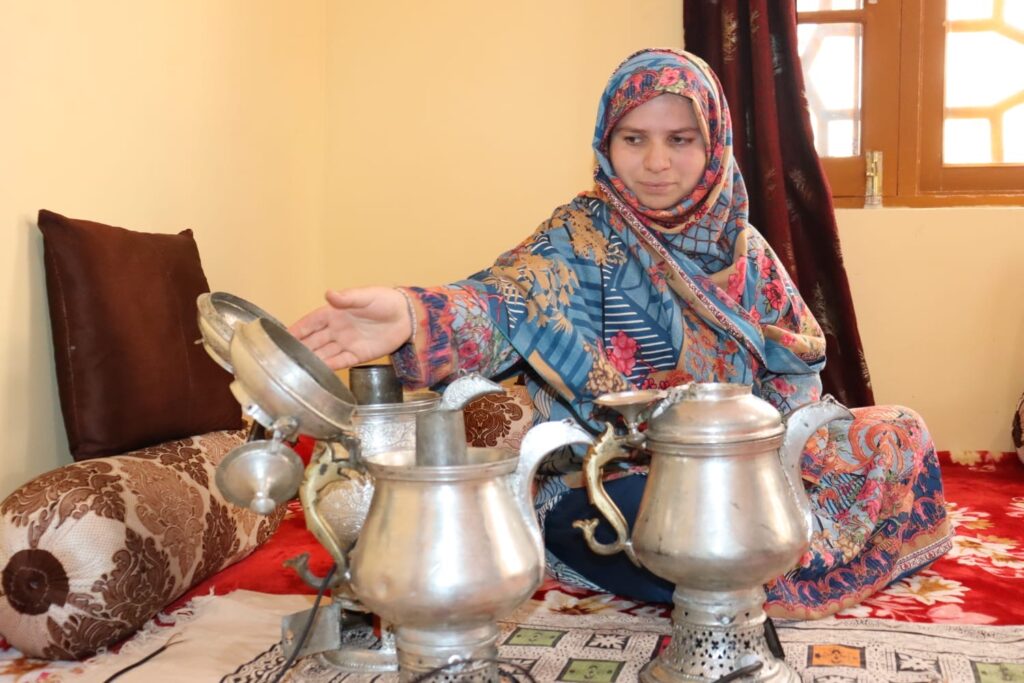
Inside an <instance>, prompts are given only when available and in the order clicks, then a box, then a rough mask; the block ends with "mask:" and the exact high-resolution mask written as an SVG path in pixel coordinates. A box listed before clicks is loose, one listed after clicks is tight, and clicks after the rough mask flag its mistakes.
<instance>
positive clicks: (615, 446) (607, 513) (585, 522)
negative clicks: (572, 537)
mask: <svg viewBox="0 0 1024 683" xmlns="http://www.w3.org/2000/svg"><path fill="white" fill-rule="evenodd" d="M622 444H623V439H622V438H621V437H616V436H615V432H614V430H613V429H612V426H611V425H610V424H609V425H608V426H607V427H606V428H605V430H604V434H602V435H601V436H600V437H598V439H597V441H595V442H594V445H593V446H591V447H590V449H589V450H588V451H587V455H586V457H585V458H584V459H583V476H584V479H585V480H586V484H587V497H588V498H589V499H590V504H591V505H593V506H594V507H596V508H597V509H598V511H600V513H601V514H602V515H604V518H605V519H606V520H608V523H609V524H611V525H612V529H614V530H615V536H616V538H615V541H613V542H612V543H602V542H600V541H598V540H597V539H596V538H595V537H594V532H595V530H596V529H597V525H598V524H599V523H600V520H598V519H596V518H592V519H578V520H576V521H575V522H573V523H572V525H573V526H574V527H576V528H577V529H579V530H580V531H582V532H583V537H584V538H585V539H586V541H587V546H588V547H589V548H590V550H591V551H592V552H594V553H597V554H598V555H614V554H615V553H617V552H624V553H626V556H627V557H629V559H630V560H631V561H632V562H633V564H635V565H636V566H638V567H640V566H642V565H641V564H640V560H639V559H638V558H637V556H636V551H635V550H633V541H632V539H631V538H630V537H629V525H628V524H626V518H625V516H623V514H622V511H621V510H619V508H618V506H617V505H616V504H615V502H614V501H613V500H612V498H611V496H609V495H608V492H607V491H605V489H604V482H603V480H602V477H601V470H602V468H604V466H605V465H606V464H608V462H609V461H611V460H614V459H615V458H621V457H625V456H626V452H625V450H623V448H622Z"/></svg>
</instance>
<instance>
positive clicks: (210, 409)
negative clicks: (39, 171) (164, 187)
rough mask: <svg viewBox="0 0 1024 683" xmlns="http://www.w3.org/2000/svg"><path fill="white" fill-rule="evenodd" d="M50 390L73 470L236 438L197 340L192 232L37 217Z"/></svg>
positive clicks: (201, 285) (199, 282)
mask: <svg viewBox="0 0 1024 683" xmlns="http://www.w3.org/2000/svg"><path fill="white" fill-rule="evenodd" d="M39 229H40V230H41V231H42V233H43V253H44V260H45V265H46V289H47V297H48V298H49V303H50V322H51V325H52V328H53V346H54V356H55V359H56V366H57V386H58V389H59V391H60V403H61V410H62V412H63V414H64V426H65V428H66V430H67V434H68V443H69V445H70V448H71V454H72V456H73V457H74V458H75V460H83V459H86V458H92V457H96V456H100V455H108V454H111V453H123V452H125V451H128V450H132V449H134V448H141V447H143V446H148V445H151V444H156V443H160V442H162V441H167V440H169V439H175V438H179V437H185V436H192V435H194V434H204V433H206V432H212V431H215V430H218V429H237V428H239V427H241V424H242V422H241V411H240V409H239V407H238V403H237V402H236V401H235V399H234V398H233V397H232V396H231V392H230V391H229V390H228V384H229V383H230V381H231V376H230V375H229V374H228V373H226V372H225V371H224V370H222V369H221V368H220V367H218V366H217V364H216V363H214V362H213V360H212V359H210V357H209V356H208V355H207V354H206V352H205V351H204V350H203V348H202V346H201V345H197V344H195V341H196V340H197V339H199V337H200V333H199V325H198V323H197V321H196V297H197V296H199V295H200V294H202V293H203V292H206V291H209V286H208V285H207V282H206V276H205V275H204V274H203V268H202V264H201V263H200V262H199V251H198V249H197V248H196V243H195V240H193V239H192V231H191V230H184V231H182V232H180V233H178V234H177V235H169V234H154V233H144V232H134V231H131V230H125V229H124V228H116V227H112V226H109V225H103V224H101V223H93V222H90V221H85V220H77V219H72V218H65V217H64V216H61V215H60V214H56V213H53V212H51V211H46V210H43V211H40V212H39Z"/></svg>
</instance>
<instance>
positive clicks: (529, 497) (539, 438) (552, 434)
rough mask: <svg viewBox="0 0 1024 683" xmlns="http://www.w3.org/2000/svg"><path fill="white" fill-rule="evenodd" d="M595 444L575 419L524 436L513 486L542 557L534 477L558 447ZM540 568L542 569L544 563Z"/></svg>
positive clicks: (543, 425)
mask: <svg viewBox="0 0 1024 683" xmlns="http://www.w3.org/2000/svg"><path fill="white" fill-rule="evenodd" d="M593 441H594V439H593V437H592V436H591V435H590V434H589V433H588V432H587V431H586V430H585V429H583V428H582V427H580V426H579V425H578V424H576V423H575V422H573V421H572V420H560V421H557V422H556V421H552V422H542V423H541V424H539V425H536V426H534V427H533V428H531V429H530V431H528V432H527V433H526V436H524V437H523V443H522V445H521V446H520V448H519V466H518V467H516V471H515V472H513V473H512V475H511V479H510V483H511V486H512V495H513V496H514V497H515V500H516V503H517V504H518V505H519V511H520V512H521V513H522V515H523V520H524V521H525V522H526V526H527V527H528V528H529V530H530V535H531V536H532V537H533V541H534V544H535V545H536V547H537V552H538V553H539V555H540V557H542V558H543V557H544V538H543V537H542V536H541V531H540V524H539V523H538V522H537V514H536V512H534V509H533V492H532V486H531V484H532V483H533V478H534V477H535V476H536V474H537V468H539V467H540V463H541V462H542V461H543V460H544V458H545V457H546V456H547V455H548V454H549V453H551V452H552V451H554V450H556V449H558V448H562V447H563V446H569V445H572V444H580V445H584V446H589V445H590V444H591V443H593ZM541 567H543V562H542V563H541Z"/></svg>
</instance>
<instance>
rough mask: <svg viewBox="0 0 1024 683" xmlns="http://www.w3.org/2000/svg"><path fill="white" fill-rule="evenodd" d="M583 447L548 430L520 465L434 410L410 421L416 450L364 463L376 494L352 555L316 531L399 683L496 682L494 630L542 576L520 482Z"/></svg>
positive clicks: (531, 438) (526, 444)
mask: <svg viewBox="0 0 1024 683" xmlns="http://www.w3.org/2000/svg"><path fill="white" fill-rule="evenodd" d="M590 442H591V439H590V437H589V435H588V434H587V433H586V432H585V431H583V430H582V429H580V428H579V427H578V426H576V425H575V424H572V423H570V422H547V423H543V424H540V425H537V426H535V427H533V428H532V429H531V430H530V431H529V432H527V434H526V436H525V437H524V438H523V443H522V446H521V449H520V452H519V454H518V456H517V455H516V454H515V453H513V452H510V451H508V450H504V449H498V448H472V447H468V446H467V445H466V437H465V425H464V421H463V414H462V411H461V410H460V409H452V410H444V409H439V410H436V411H431V412H424V413H421V414H420V415H418V416H417V425H416V448H415V449H405V450H395V451H388V452H384V453H379V454H376V455H373V456H364V459H363V462H364V464H365V467H366V469H367V471H368V472H369V473H370V475H371V476H372V477H373V480H374V486H375V489H374V494H373V499H372V501H371V503H370V510H369V513H368V515H367V517H366V521H365V523H364V524H363V528H362V531H361V533H360V535H359V539H358V541H357V542H356V544H355V548H354V549H353V550H352V551H351V553H346V552H345V551H344V550H342V549H341V548H340V547H338V545H337V544H336V543H334V542H332V540H331V535H332V531H331V530H330V529H329V528H326V527H325V528H323V529H319V530H314V533H317V536H318V538H321V537H322V541H321V542H322V543H324V545H325V547H327V548H328V550H329V551H330V552H331V554H332V556H333V557H334V559H335V561H336V562H337V564H338V567H339V569H340V575H341V576H342V577H343V580H344V582H345V584H346V587H347V589H349V590H350V591H351V594H352V596H353V597H354V599H357V600H358V601H359V602H360V603H362V604H364V605H366V607H367V608H369V609H371V610H372V611H373V612H374V613H376V614H379V615H381V617H382V618H383V619H385V620H387V621H388V622H390V623H392V624H393V625H394V628H395V639H396V646H397V649H398V660H399V671H400V678H401V680H403V681H413V680H419V679H421V678H422V677H424V676H427V675H429V674H431V673H434V672H438V671H442V670H443V671H444V674H443V676H444V678H443V680H451V681H466V682H470V681H471V682H474V683H475V682H480V683H485V682H486V683H490V682H491V681H496V680H498V677H497V669H496V666H495V659H496V658H497V637H498V627H497V621H498V620H499V619H501V618H503V617H505V616H507V615H508V614H510V613H511V612H512V611H513V610H514V609H515V608H516V607H517V606H519V605H520V604H521V603H522V602H524V601H525V600H527V599H528V598H529V597H530V596H531V595H532V594H533V593H534V592H535V591H536V590H537V588H538V587H539V586H540V583H541V581H542V580H543V577H544V546H543V540H542V538H541V531H540V526H539V524H538V523H537V519H536V514H535V512H534V510H533V503H532V494H531V487H530V483H531V482H532V480H533V477H534V475H535V474H536V471H537V467H538V466H539V465H540V462H541V460H542V459H543V458H544V457H545V456H546V455H547V454H548V453H549V452H551V451H552V450H555V449H557V448H561V447H563V446H566V445H569V444H589V443H590ZM336 471H337V476H338V477H341V478H343V477H345V476H347V475H346V470H345V468H344V467H340V468H338V469H337V470H336ZM313 523H314V524H315V521H314V522H313Z"/></svg>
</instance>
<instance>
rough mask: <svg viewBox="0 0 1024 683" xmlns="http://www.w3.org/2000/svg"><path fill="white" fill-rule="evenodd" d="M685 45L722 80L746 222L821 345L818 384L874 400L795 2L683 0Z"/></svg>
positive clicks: (851, 402)
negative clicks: (794, 292)
mask: <svg viewBox="0 0 1024 683" xmlns="http://www.w3.org/2000/svg"><path fill="white" fill-rule="evenodd" d="M683 16H684V28H685V31H686V49H687V50H689V51H690V52H693V53H695V54H697V55H699V56H700V57H702V58H703V59H704V60H705V61H707V62H708V64H710V65H711V68H712V69H714V71H715V73H717V74H718V77H719V78H720V79H721V81H722V87H723V88H724V89H725V95H726V98H727V99H728V101H729V108H730V110H731V111H732V121H733V150H734V153H735V155H736V160H737V162H738V163H739V166H740V170H741V171H742V172H743V177H744V179H745V180H746V183H747V191H748V192H749V194H750V219H751V222H752V223H753V224H754V226H755V227H756V228H757V229H758V230H759V231H760V232H761V233H762V234H763V235H764V236H765V238H766V239H767V240H768V242H769V243H770V244H771V245H772V247H773V248H774V249H775V251H776V252H777V253H778V255H779V258H780V259H781V260H782V262H783V263H784V264H785V266H786V269H787V270H788V271H789V274H790V275H791V276H792V277H793V280H794V281H795V282H796V284H797V287H799V289H800V293H801V294H803V296H804V299H805V300H806V301H807V303H808V305H809V306H810V307H811V310H812V311H813V312H814V316H815V317H816V318H817V319H818V322H819V323H820V324H821V327H822V329H823V330H824V332H825V337H826V339H827V342H828V351H827V353H828V362H827V363H826V365H825V370H824V372H823V373H822V381H823V382H824V385H825V391H826V392H827V393H830V394H832V395H833V396H835V397H836V398H837V399H839V400H840V401H841V402H842V403H844V404H846V405H848V406H862V405H871V404H872V403H873V402H874V397H873V395H872V392H871V380H870V377H869V375H868V368H867V363H866V362H865V360H864V352H863V348H862V347H861V342H860V333H859V332H858V331H857V318H856V315H855V314H854V311H853V301H852V299H851V297H850V286H849V283H848V281H847V279H846V269H845V268H844V266H843V257H842V254H841V252H840V250H839V232H838V230H837V229H836V219H835V213H834V211H833V207H832V195H831V192H830V190H829V187H828V181H827V180H826V179H825V174H824V172H823V171H822V167H821V163H820V162H819V160H818V155H817V153H816V152H815V149H814V139H813V136H812V133H811V120H810V115H809V113H808V111H807V101H806V98H805V96H804V77H803V71H802V70H801V67H800V56H799V54H798V52H797V41H796V4H795V0H684V1H683Z"/></svg>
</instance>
